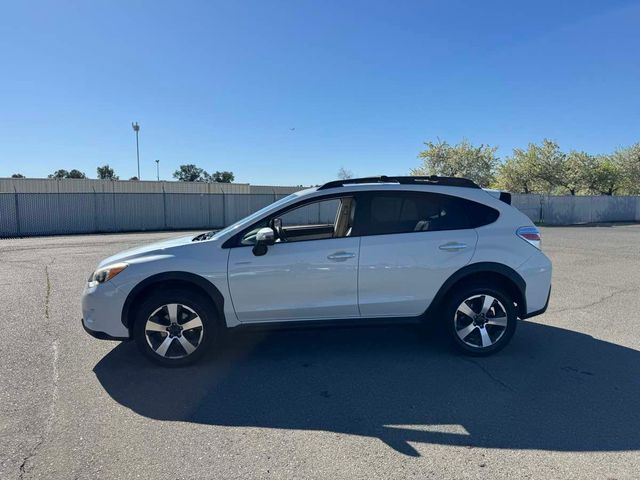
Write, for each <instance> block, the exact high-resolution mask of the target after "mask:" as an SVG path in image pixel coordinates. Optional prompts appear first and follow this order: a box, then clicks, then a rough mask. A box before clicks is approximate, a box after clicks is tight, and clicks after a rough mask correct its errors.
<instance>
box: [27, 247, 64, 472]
mask: <svg viewBox="0 0 640 480" xmlns="http://www.w3.org/2000/svg"><path fill="white" fill-rule="evenodd" d="M54 260H55V259H54V258H52V259H51V261H50V262H49V263H48V264H47V265H45V267H44V274H45V280H46V290H45V299H44V321H45V325H44V331H45V333H46V334H47V335H49V336H51V337H52V338H53V341H52V343H51V349H52V352H53V359H52V370H53V372H52V373H53V387H52V392H51V404H50V410H49V415H48V416H47V420H46V422H45V428H44V432H43V433H42V436H41V437H40V439H39V440H38V441H37V442H36V443H35V445H34V446H33V448H32V449H31V451H30V452H29V453H28V454H27V455H26V456H25V457H24V458H23V460H22V463H21V464H20V475H19V477H18V478H20V479H23V478H24V475H25V474H26V473H28V468H27V464H28V463H29V462H30V461H31V460H32V459H33V458H34V457H35V456H36V455H37V454H38V449H39V448H40V446H41V445H42V444H43V443H44V441H45V439H46V437H47V435H48V434H49V433H50V432H51V429H52V428H53V419H54V416H55V408H56V403H57V400H58V377H59V374H58V340H57V339H56V338H55V336H53V335H52V334H51V331H50V330H49V319H50V315H49V302H50V299H51V277H50V275H49V266H51V265H52V264H53V262H54Z"/></svg>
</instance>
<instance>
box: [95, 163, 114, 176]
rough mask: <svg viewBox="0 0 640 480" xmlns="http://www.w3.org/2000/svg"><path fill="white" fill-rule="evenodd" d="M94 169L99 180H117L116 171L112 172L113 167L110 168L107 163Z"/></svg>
mask: <svg viewBox="0 0 640 480" xmlns="http://www.w3.org/2000/svg"><path fill="white" fill-rule="evenodd" d="M96 171H97V172H98V178H99V179H100V180H118V176H117V175H116V172H114V170H113V168H111V167H110V166H109V165H108V164H107V165H103V166H102V167H98V168H97V169H96Z"/></svg>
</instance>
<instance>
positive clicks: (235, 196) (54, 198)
mask: <svg viewBox="0 0 640 480" xmlns="http://www.w3.org/2000/svg"><path fill="white" fill-rule="evenodd" d="M284 196H286V193H276V192H275V190H274V191H272V193H169V192H164V193H125V192H119V193H105V192H93V193H88V192H79V193H18V192H14V193H0V238H9V237H22V236H36V235H56V234H71V233H101V232H126V231H145V230H180V229H215V228H221V227H225V226H227V225H230V224H232V223H233V222H235V221H237V220H239V219H241V218H243V217H245V216H247V215H249V214H250V213H252V212H254V211H256V210H258V209H260V208H262V207H264V206H266V205H269V204H270V203H272V202H274V201H276V200H278V199H280V198H282V197H284ZM512 198H513V201H512V203H513V205H514V206H515V207H516V208H518V209H520V210H521V211H522V212H524V213H525V214H526V215H528V216H529V218H531V219H532V220H533V221H534V222H537V223H541V224H545V225H571V224H581V223H597V222H636V221H640V197H638V196H633V197H632V196H626V197H622V196H619V197H616V196H613V197H610V196H589V197H586V196H585V197H582V196H549V195H513V197H512ZM332 215H335V208H333V207H332V206H330V205H326V206H322V207H317V208H308V209H306V210H303V211H301V212H299V214H298V216H299V217H300V222H301V223H304V222H306V223H323V222H324V223H326V222H327V221H332V220H333V217H332ZM302 217H304V218H302ZM330 217H331V218H330Z"/></svg>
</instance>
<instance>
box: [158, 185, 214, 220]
mask: <svg viewBox="0 0 640 480" xmlns="http://www.w3.org/2000/svg"><path fill="white" fill-rule="evenodd" d="M164 205H165V208H166V219H167V225H166V227H167V228H176V229H178V228H202V227H204V226H205V225H207V226H208V225H210V216H209V208H210V207H209V195H208V194H204V193H200V194H198V193H167V194H165V198H164Z"/></svg>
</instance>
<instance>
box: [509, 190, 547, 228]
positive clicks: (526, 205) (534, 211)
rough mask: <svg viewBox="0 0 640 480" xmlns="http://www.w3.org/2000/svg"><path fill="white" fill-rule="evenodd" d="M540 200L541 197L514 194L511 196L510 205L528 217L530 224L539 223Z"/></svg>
mask: <svg viewBox="0 0 640 480" xmlns="http://www.w3.org/2000/svg"><path fill="white" fill-rule="evenodd" d="M541 199H542V196H541V195H527V194H518V193H514V194H512V195H511V205H513V206H514V207H516V208H517V209H518V210H520V211H521V212H522V213H524V214H525V215H526V216H527V217H529V218H530V219H531V221H532V222H540V209H541V205H540V202H541Z"/></svg>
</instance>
